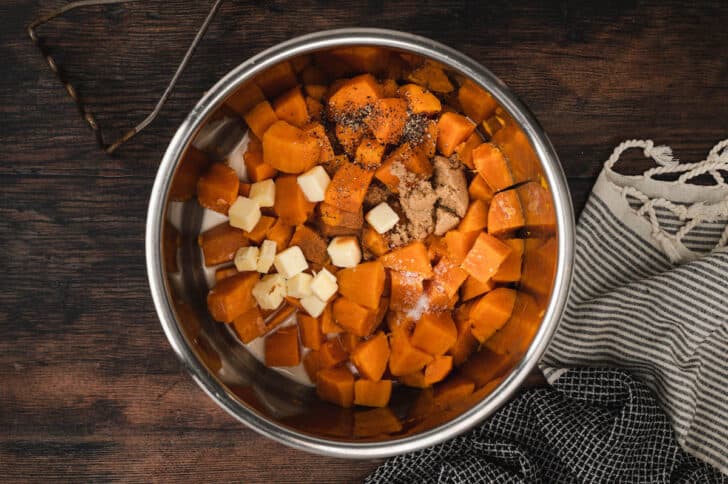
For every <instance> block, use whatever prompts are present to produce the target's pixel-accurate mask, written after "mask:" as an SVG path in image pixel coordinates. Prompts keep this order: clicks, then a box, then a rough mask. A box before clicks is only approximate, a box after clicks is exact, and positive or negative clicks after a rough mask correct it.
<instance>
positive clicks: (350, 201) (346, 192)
mask: <svg viewBox="0 0 728 484" xmlns="http://www.w3.org/2000/svg"><path fill="white" fill-rule="evenodd" d="M373 176H374V173H373V172H371V171H368V170H365V169H363V168H361V167H360V166H358V165H356V164H354V163H344V164H343V165H342V166H341V167H340V168H339V169H338V170H337V172H336V173H335V174H334V177H333V178H332V179H331V183H329V186H328V187H327V188H326V194H325V195H324V203H327V204H329V205H333V206H334V207H337V208H339V209H340V210H343V211H345V212H354V213H355V212H358V211H359V210H361V208H362V204H363V203H364V197H365V196H366V193H367V190H368V189H369V184H370V183H371V182H372V177H373Z"/></svg>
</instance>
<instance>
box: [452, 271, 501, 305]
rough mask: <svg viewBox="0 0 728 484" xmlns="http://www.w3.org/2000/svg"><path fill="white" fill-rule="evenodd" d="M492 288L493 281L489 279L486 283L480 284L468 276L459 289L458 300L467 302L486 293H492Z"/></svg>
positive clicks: (493, 285)
mask: <svg viewBox="0 0 728 484" xmlns="http://www.w3.org/2000/svg"><path fill="white" fill-rule="evenodd" d="M494 287H495V282H494V281H493V279H490V280H488V281H487V282H480V281H479V280H477V279H476V278H474V277H472V276H468V278H467V279H465V282H464V283H463V285H462V287H461V288H460V299H461V300H462V301H469V300H471V299H473V298H474V297H477V296H480V295H481V294H485V293H486V292H488V291H492V290H493V288H494Z"/></svg>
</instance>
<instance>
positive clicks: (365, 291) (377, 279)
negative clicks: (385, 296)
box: [336, 260, 385, 309]
mask: <svg viewBox="0 0 728 484" xmlns="http://www.w3.org/2000/svg"><path fill="white" fill-rule="evenodd" d="M336 279H337V280H338V284H339V293H341V295H342V296H344V297H346V298H348V299H349V300H351V301H353V302H355V303H357V304H359V305H361V306H364V307H367V308H369V309H377V308H378V307H379V303H380V299H381V297H382V292H383V291H384V279H385V275H384V266H383V265H382V263H381V262H379V261H378V260H375V261H372V262H364V263H362V264H359V265H357V266H355V267H350V268H348V269H341V270H340V271H339V272H337V273H336Z"/></svg>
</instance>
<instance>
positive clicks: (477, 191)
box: [468, 175, 493, 206]
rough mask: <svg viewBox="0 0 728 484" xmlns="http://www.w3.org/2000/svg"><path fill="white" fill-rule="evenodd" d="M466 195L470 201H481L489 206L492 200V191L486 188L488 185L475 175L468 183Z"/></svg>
mask: <svg viewBox="0 0 728 484" xmlns="http://www.w3.org/2000/svg"><path fill="white" fill-rule="evenodd" d="M468 195H470V198H471V199H473V200H482V201H483V202H485V203H486V204H487V205H488V206H490V202H491V201H492V200H493V189H491V188H490V187H489V186H488V183H487V182H486V181H485V179H484V178H483V177H482V176H480V175H477V176H475V177H473V181H471V182H470V186H469V187H468Z"/></svg>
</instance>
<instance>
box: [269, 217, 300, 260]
mask: <svg viewBox="0 0 728 484" xmlns="http://www.w3.org/2000/svg"><path fill="white" fill-rule="evenodd" d="M292 235H293V226H291V225H288V224H286V223H285V222H283V221H282V220H281V219H280V218H278V219H276V221H275V223H274V224H273V225H272V226H271V228H270V229H268V232H267V233H266V234H265V238H266V239H268V240H272V241H273V242H275V243H276V251H278V252H281V251H283V250H285V249H287V248H288V243H289V241H290V240H291V236H292Z"/></svg>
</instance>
